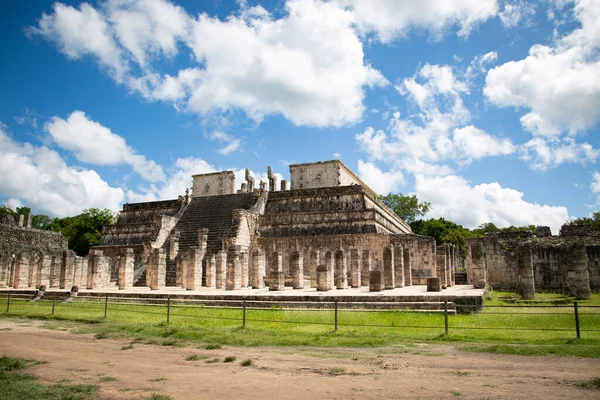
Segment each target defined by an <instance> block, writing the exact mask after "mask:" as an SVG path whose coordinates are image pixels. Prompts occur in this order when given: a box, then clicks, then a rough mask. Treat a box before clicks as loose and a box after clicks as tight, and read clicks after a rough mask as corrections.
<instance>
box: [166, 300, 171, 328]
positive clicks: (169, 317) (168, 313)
mask: <svg viewBox="0 0 600 400" xmlns="http://www.w3.org/2000/svg"><path fill="white" fill-rule="evenodd" d="M170 321H171V295H167V324H168V323H169V322H170Z"/></svg>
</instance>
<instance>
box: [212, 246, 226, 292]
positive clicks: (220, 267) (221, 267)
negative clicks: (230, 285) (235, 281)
mask: <svg viewBox="0 0 600 400" xmlns="http://www.w3.org/2000/svg"><path fill="white" fill-rule="evenodd" d="M215 262H216V264H215V273H216V279H215V284H216V288H217V289H225V282H227V279H226V274H227V267H226V262H227V253H225V252H224V251H222V250H221V251H219V252H218V253H217V255H216V256H215Z"/></svg>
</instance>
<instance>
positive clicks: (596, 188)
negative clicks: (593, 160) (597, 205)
mask: <svg viewBox="0 0 600 400" xmlns="http://www.w3.org/2000/svg"><path fill="white" fill-rule="evenodd" d="M590 191H591V192H592V193H594V194H599V193H600V172H598V171H594V173H593V174H592V183H591V184H590ZM599 202H600V199H599Z"/></svg>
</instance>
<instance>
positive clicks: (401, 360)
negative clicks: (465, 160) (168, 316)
mask: <svg viewBox="0 0 600 400" xmlns="http://www.w3.org/2000/svg"><path fill="white" fill-rule="evenodd" d="M33 323H34V322H32V321H28V322H27V323H26V324H24V323H23V322H21V321H18V320H0V355H1V354H5V355H8V356H12V357H24V358H29V359H35V360H39V361H47V364H42V365H38V366H35V367H33V368H31V369H30V372H31V373H33V374H35V375H37V376H39V377H40V380H41V382H43V383H56V382H58V381H60V380H63V379H69V380H70V383H94V384H98V385H99V386H100V387H101V390H100V395H99V396H98V399H130V398H134V399H143V398H145V397H147V396H149V395H150V393H153V392H156V393H161V394H168V395H170V396H171V397H173V398H174V399H239V398H252V399H253V400H259V399H278V400H284V399H382V398H388V399H398V398H406V399H455V398H461V399H550V398H577V399H597V398H598V397H599V395H600V392H599V391H598V390H589V389H587V390H586V389H581V388H578V387H576V386H575V385H574V382H576V381H578V380H582V379H590V378H592V377H595V376H599V375H600V360H595V359H582V358H559V357H521V356H505V355H493V354H477V353H468V352H461V351H458V350H456V349H455V348H454V347H452V346H431V345H424V346H417V347H404V348H402V349H398V348H393V349H384V348H382V349H304V348H241V347H228V346H227V347H224V348H223V349H219V350H204V349H198V348H194V347H186V348H173V347H161V346H151V345H140V344H135V345H134V346H133V348H131V349H128V350H122V348H123V347H124V346H126V345H128V344H129V342H128V341H126V340H114V339H102V340H98V339H94V337H93V336H92V335H74V334H71V333H68V332H64V331H56V330H47V329H41V328H39V327H36V326H33V325H31V324H33ZM440 354H441V355H440ZM190 355H198V356H201V357H202V356H205V357H206V356H208V357H209V359H213V358H219V359H220V362H215V363H206V362H205V361H206V360H207V359H201V360H198V361H186V360H185V358H186V357H187V356H190ZM227 356H235V357H236V361H235V362H232V363H223V362H222V361H223V359H224V358H225V357H227ZM246 359H252V361H253V364H254V365H255V367H242V366H240V362H241V361H243V360H246ZM112 378H116V379H115V380H113V379H112Z"/></svg>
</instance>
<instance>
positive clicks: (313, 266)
mask: <svg viewBox="0 0 600 400" xmlns="http://www.w3.org/2000/svg"><path fill="white" fill-rule="evenodd" d="M309 263H310V265H309V268H310V287H311V288H316V287H317V267H318V266H319V252H318V251H317V250H311V252H310V259H309Z"/></svg>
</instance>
